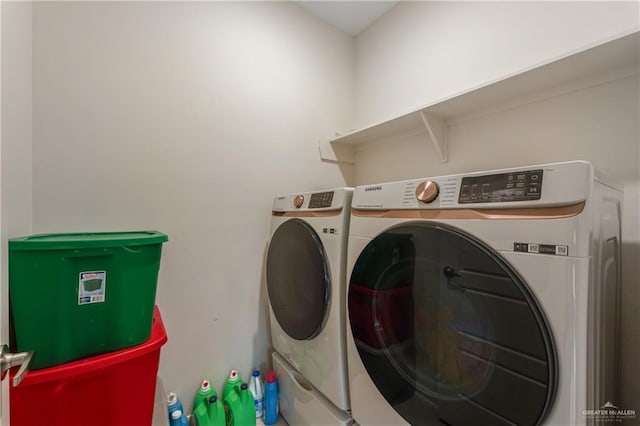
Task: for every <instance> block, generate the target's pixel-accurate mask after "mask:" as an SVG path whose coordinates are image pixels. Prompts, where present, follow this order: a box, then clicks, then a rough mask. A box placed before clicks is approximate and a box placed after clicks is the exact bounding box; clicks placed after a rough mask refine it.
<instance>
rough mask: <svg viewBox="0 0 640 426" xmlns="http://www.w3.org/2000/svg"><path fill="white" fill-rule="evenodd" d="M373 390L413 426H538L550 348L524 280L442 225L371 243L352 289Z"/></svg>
mask: <svg viewBox="0 0 640 426" xmlns="http://www.w3.org/2000/svg"><path fill="white" fill-rule="evenodd" d="M348 310H349V323H350V326H351V330H352V332H353V336H354V339H355V344H356V348H357V350H358V353H359V355H360V358H361V360H362V362H363V365H364V366H365V368H366V370H367V372H368V374H369V376H370V377H371V379H372V381H373V382H374V384H375V385H376V387H377V388H378V390H379V391H380V393H381V394H382V395H383V396H384V398H385V399H386V400H387V401H388V402H389V404H390V405H391V406H392V407H393V408H394V409H395V410H396V411H397V412H398V413H399V414H400V415H401V416H402V417H403V418H404V419H405V420H406V421H407V422H409V423H411V424H412V425H464V426H469V425H483V426H484V425H513V424H517V425H537V424H540V423H541V422H542V420H543V419H544V417H545V415H546V414H547V413H548V411H549V409H550V407H551V405H552V402H553V398H554V395H555V387H556V375H557V365H556V364H557V361H556V351H555V347H554V344H553V338H552V334H551V331H550V328H549V326H548V324H547V321H546V319H545V317H544V315H543V312H542V310H541V309H540V307H539V305H538V303H537V301H536V300H535V298H534V296H533V295H532V293H531V292H530V291H529V289H528V287H527V285H526V283H525V282H524V280H523V279H522V278H521V277H520V276H519V275H518V274H517V273H516V272H515V270H514V269H513V268H512V267H511V266H510V265H509V264H508V263H507V262H506V261H505V260H504V259H503V258H502V256H500V255H499V254H498V253H497V252H495V251H494V250H493V249H491V248H490V247H489V246H487V245H486V244H484V243H482V242H481V241H479V240H478V239H476V238H474V237H472V236H471V235H469V234H467V233H466V232H463V231H461V230H459V229H457V228H454V227H451V226H448V225H445V224H439V223H436V222H420V223H409V224H405V225H401V226H397V227H395V228H392V229H390V230H388V231H386V232H384V233H382V234H381V235H379V236H377V237H376V238H375V239H373V240H372V241H371V242H370V243H369V244H368V245H367V246H366V247H365V249H364V250H363V252H362V253H361V254H360V256H359V258H358V259H357V261H356V264H355V265H354V269H353V272H352V275H351V278H350V282H349V296H348Z"/></svg>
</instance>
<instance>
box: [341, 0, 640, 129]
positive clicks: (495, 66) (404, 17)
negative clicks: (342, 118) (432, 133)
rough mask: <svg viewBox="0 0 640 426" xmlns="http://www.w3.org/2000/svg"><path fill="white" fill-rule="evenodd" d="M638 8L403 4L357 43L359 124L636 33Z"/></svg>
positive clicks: (635, 4)
mask: <svg viewBox="0 0 640 426" xmlns="http://www.w3.org/2000/svg"><path fill="white" fill-rule="evenodd" d="M638 7H639V3H638V2H611V1H606V2H556V1H553V2H539V1H532V2H520V1H514V2H483V1H478V2H456V1H451V2H435V1H434V2H429V1H427V2H400V3H399V4H398V5H396V6H395V7H394V8H393V9H391V10H390V11H389V12H388V13H387V14H386V15H384V16H383V18H382V19H380V20H378V21H376V22H375V23H374V24H373V25H371V26H369V27H368V28H367V29H366V30H365V31H364V32H363V33H362V34H360V35H359V36H358V37H357V40H356V87H355V96H356V103H355V105H356V125H357V127H362V126H366V125H369V124H372V123H375V122H378V121H384V120H386V119H389V118H391V117H393V116H395V115H400V114H403V113H405V112H407V111H409V110H413V109H417V108H419V107H421V106H423V105H426V104H428V103H431V102H432V101H436V100H438V99H441V98H444V97H448V96H450V95H453V94H455V93H459V92H463V91H467V90H468V89H471V88H473V87H477V86H479V85H484V84H486V83H487V82H489V81H494V80H496V79H499V78H502V77H504V76H507V75H511V74H513V73H516V72H519V71H522V70H524V69H527V68H529V67H531V66H533V65H536V64H540V63H543V62H547V61H549V60H551V59H554V58H557V57H559V56H563V55H565V54H566V53H569V52H573V51H575V50H576V49H581V48H583V47H585V46H588V45H591V44H593V43H596V42H599V41H602V40H605V39H608V38H610V37H612V36H614V35H616V34H623V33H626V32H628V31H629V30H630V29H633V28H638V16H639V9H638ZM337 130H340V131H344V130H348V128H346V129H337Z"/></svg>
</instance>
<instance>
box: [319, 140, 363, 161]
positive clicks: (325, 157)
mask: <svg viewBox="0 0 640 426" xmlns="http://www.w3.org/2000/svg"><path fill="white" fill-rule="evenodd" d="M318 150H319V151H320V159H321V160H322V161H325V162H327V163H337V164H355V162H356V160H355V153H354V149H353V147H352V146H349V145H344V144H338V143H332V142H331V141H329V140H328V139H324V140H320V142H319V143H318Z"/></svg>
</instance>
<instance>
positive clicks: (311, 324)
mask: <svg viewBox="0 0 640 426" xmlns="http://www.w3.org/2000/svg"><path fill="white" fill-rule="evenodd" d="M352 195H353V189H352V188H338V189H331V190H325V191H317V192H304V193H299V194H291V195H284V196H279V197H276V198H275V199H274V202H273V210H272V222H271V223H272V234H271V238H270V240H269V247H268V252H267V260H266V276H267V290H268V294H269V302H270V319H271V338H272V343H273V347H274V349H275V350H276V351H277V353H278V354H280V355H281V356H282V358H284V360H286V362H283V361H284V360H283V359H282V358H278V356H277V355H275V354H274V365H276V366H277V367H278V368H281V369H286V368H285V367H287V366H289V367H290V368H291V369H292V370H293V371H291V372H287V374H285V375H284V378H283V379H284V380H288V381H290V382H291V383H289V382H287V383H286V384H284V386H283V384H282V383H281V387H283V388H285V390H286V389H289V390H290V391H287V392H286V393H285V394H283V393H282V392H281V395H280V408H281V412H282V413H283V416H284V417H285V419H287V420H289V422H293V421H294V420H295V422H296V423H297V424H301V423H304V422H308V423H307V424H315V423H314V421H316V420H314V419H306V420H305V417H304V414H305V412H307V413H309V412H311V411H318V410H319V409H322V408H321V407H322V406H323V404H325V402H328V401H330V403H331V404H333V405H335V407H337V408H338V409H339V410H341V411H342V412H343V413H342V415H338V416H337V418H338V419H339V421H337V422H336V423H335V424H350V421H351V417H350V415H348V410H349V392H348V384H347V362H346V338H345V329H346V302H345V298H346V285H345V274H346V249H347V239H348V229H349V213H350V205H351V198H352ZM305 389H306V390H308V391H309V393H308V394H307V393H306V392H305ZM312 390H317V391H319V394H321V395H323V396H324V397H326V401H325V400H318V401H315V402H314V403H313V405H314V408H313V410H312V409H310V408H309V407H307V408H305V407H303V401H308V400H310V399H313V395H317V394H318V393H313V392H311V391H312ZM318 407H320V408H318ZM332 408H333V407H328V408H327V411H328V412H330V413H329V414H328V416H329V418H336V415H335V410H333V409H332ZM316 419H317V416H316Z"/></svg>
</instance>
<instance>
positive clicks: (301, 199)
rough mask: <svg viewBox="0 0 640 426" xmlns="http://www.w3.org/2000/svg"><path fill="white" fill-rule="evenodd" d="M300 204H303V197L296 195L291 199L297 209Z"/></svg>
mask: <svg viewBox="0 0 640 426" xmlns="http://www.w3.org/2000/svg"><path fill="white" fill-rule="evenodd" d="M302 203H304V195H296V198H294V199H293V206H294V207H295V208H296V209H299V208H300V207H302Z"/></svg>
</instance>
